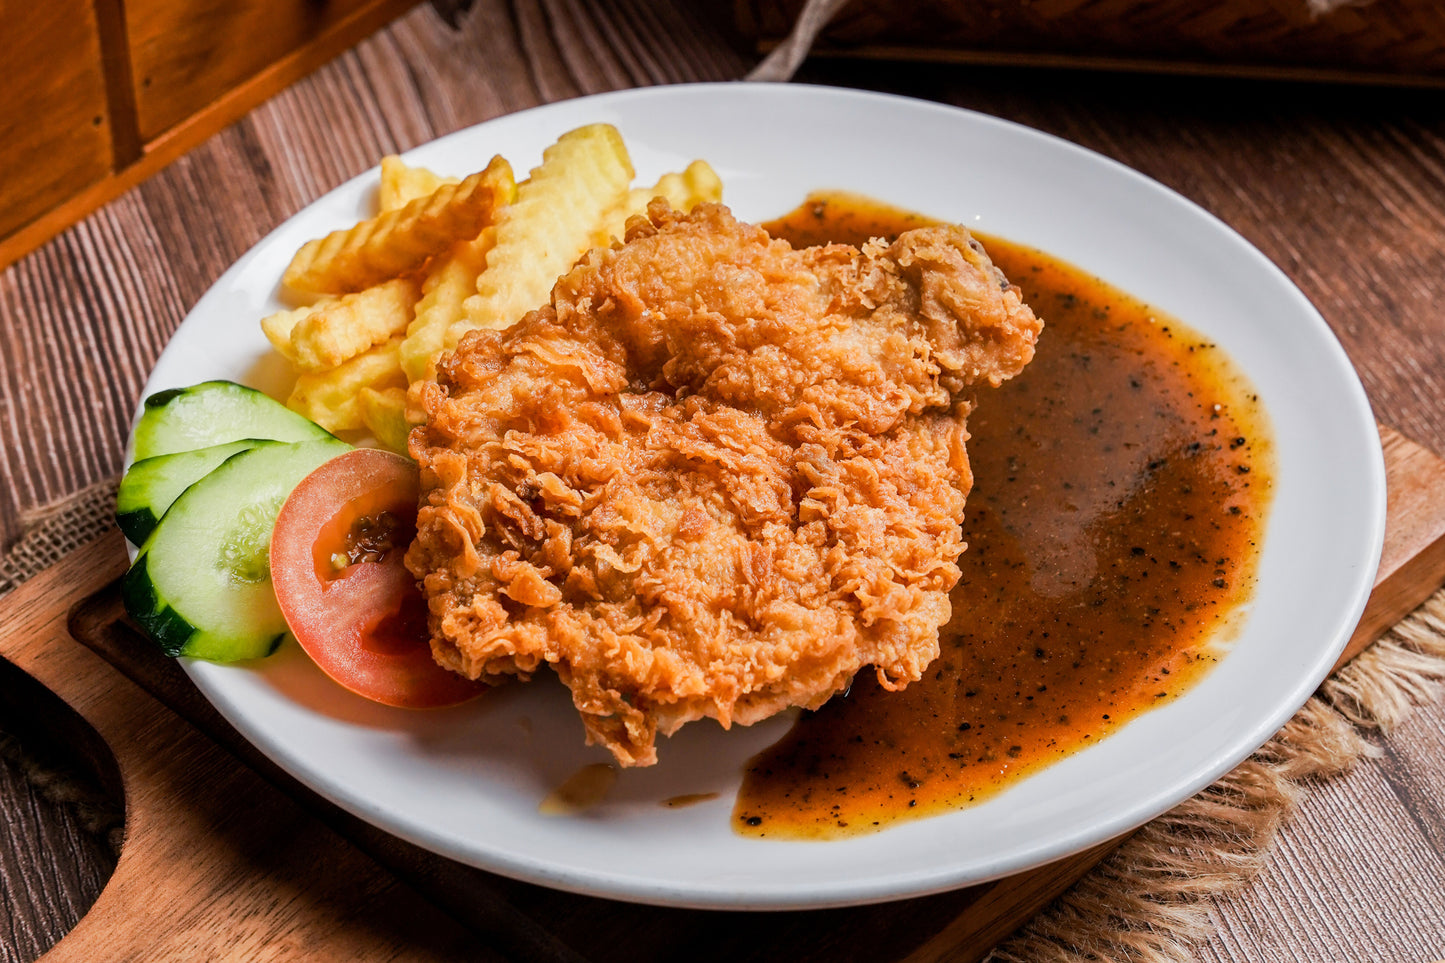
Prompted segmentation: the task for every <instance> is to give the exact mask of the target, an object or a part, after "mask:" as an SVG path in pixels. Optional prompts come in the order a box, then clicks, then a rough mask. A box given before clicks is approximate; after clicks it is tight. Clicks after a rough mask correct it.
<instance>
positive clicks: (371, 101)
mask: <svg viewBox="0 0 1445 963" xmlns="http://www.w3.org/2000/svg"><path fill="white" fill-rule="evenodd" d="M754 59H755V58H754V57H753V56H752V55H751V54H750V53H748V52H747V51H745V50H740V49H738V47H737V46H736V45H735V43H734V41H733V40H731V39H730V34H729V30H728V23H727V14H726V10H725V9H723V10H715V9H713V5H702V4H698V5H692V6H689V5H682V4H678V5H674V4H672V3H670V2H666V0H619V2H615V3H610V4H598V5H592V4H585V3H576V2H568V0H547V2H544V3H540V4H535V5H534V4H530V3H518V4H515V5H510V4H507V3H505V2H503V0H478V2H477V3H476V5H475V8H474V9H473V10H472V12H471V14H470V15H469V16H468V17H467V18H466V19H465V21H464V24H463V27H462V29H460V30H455V31H454V30H452V29H450V28H449V27H448V26H447V25H446V24H445V23H444V22H443V20H442V19H441V18H440V17H439V16H438V15H437V13H436V12H435V11H434V10H433V8H432V7H430V6H426V5H423V6H420V7H418V8H416V9H415V10H413V11H412V12H411V13H409V14H407V15H406V16H404V17H403V18H402V19H400V20H399V21H397V22H396V23H394V24H393V25H392V26H391V27H389V28H387V29H385V30H383V31H382V32H381V33H379V34H378V35H376V36H375V37H373V38H371V39H369V40H367V41H366V42H364V43H362V44H361V45H360V46H359V47H357V48H356V49H354V50H353V51H351V52H349V53H347V54H345V55H343V56H342V57H340V58H339V59H337V60H336V61H334V62H333V63H331V64H330V65H328V66H326V67H324V68H323V69H321V70H320V71H318V72H317V73H315V74H314V75H312V76H310V77H308V78H306V79H305V80H302V81H301V82H300V83H298V84H296V85H295V86H294V87H292V88H290V89H288V90H286V91H284V92H283V93H281V94H280V95H278V96H277V97H276V98H275V99H274V100H272V101H271V102H269V103H267V104H265V105H264V106H262V107H260V108H259V109H257V110H255V111H254V112H253V113H252V114H250V115H249V116H247V117H246V118H245V119H244V120H242V121H241V122H240V123H238V124H236V125H235V126H233V127H231V128H229V129H227V130H225V131H224V132H222V133H221V134H219V135H217V136H215V137H214V138H212V139H211V140H210V141H208V142H207V143H205V144H204V145H203V146H202V147H200V148H199V149H197V150H196V151H194V152H193V153H191V154H189V155H187V156H185V157H183V158H182V159H180V160H179V161H177V162H176V163H175V164H173V165H172V166H171V167H169V168H167V169H166V170H164V171H163V172H162V173H160V174H159V175H157V176H156V177H154V178H153V179H151V180H149V181H147V182H145V183H143V184H141V185H140V186H139V187H137V188H135V189H134V190H132V191H130V192H129V193H127V194H125V195H124V196H122V197H121V198H119V199H118V200H116V201H115V202H113V203H111V204H110V205H108V206H107V207H105V208H103V209H101V210H100V211H98V212H97V213H95V214H94V215H92V216H91V217H89V218H88V219H86V220H85V221H83V222H82V223H81V224H79V225H78V226H77V227H75V228H74V229H72V230H70V231H67V232H66V233H64V234H63V235H61V236H60V237H58V238H57V239H55V240H54V241H53V242H51V243H50V244H48V245H46V246H45V247H43V248H42V249H40V250H39V251H37V252H35V253H34V254H32V255H30V256H29V257H27V258H25V259H24V260H22V261H20V262H19V263H17V264H16V265H14V266H13V267H11V268H10V269H8V270H6V271H5V272H4V273H3V274H0V339H3V340H0V343H3V345H4V351H3V352H0V417H3V419H4V424H5V426H6V427H5V429H4V430H3V432H0V543H3V544H9V543H10V542H11V541H12V540H13V539H14V538H15V537H16V536H17V535H18V534H19V533H20V532H21V531H22V530H24V528H25V527H26V526H27V524H28V523H29V522H31V521H33V520H34V519H35V518H36V517H38V515H39V514H41V513H43V511H44V510H45V508H46V507H47V506H49V505H51V504H53V503H55V502H56V501H58V500H60V499H63V498H64V497H66V496H67V495H70V494H72V493H74V492H76V491H78V490H80V489H81V488H83V487H85V486H87V485H89V484H92V483H96V482H100V481H103V480H104V479H107V478H109V477H111V476H113V475H114V474H115V473H116V472H118V471H119V469H120V466H121V457H122V448H123V445H124V440H125V437H126V434H127V430H128V425H129V419H130V417H131V413H132V411H133V410H134V406H135V403H136V400H137V398H138V396H139V393H140V390H141V386H142V384H143V383H144V381H145V378H146V374H147V372H148V371H149V370H150V367H151V365H152V363H153V362H154V360H155V358H156V356H157V355H158V354H159V352H160V350H161V349H162V347H163V346H164V344H165V342H166V339H167V338H168V337H169V335H170V333H171V332H172V331H173V330H174V329H175V327H176V325H177V324H179V322H180V321H181V319H182V318H183V317H184V316H185V314H186V312H187V311H188V310H189V309H190V307H191V305H192V304H194V302H195V301H196V300H197V299H198V298H199V297H200V296H201V294H202V293H203V292H204V291H205V290H206V288H207V287H208V286H209V285H210V284H211V282H212V281H213V280H214V279H215V278H216V277H217V276H218V275H219V274H220V273H221V272H222V271H223V270H224V269H225V268H226V267H227V266H228V265H229V264H230V263H231V262H232V261H233V260H234V259H236V258H237V257H239V256H240V255H241V254H242V253H243V252H244V251H245V250H246V249H247V248H249V247H250V246H251V245H252V244H253V243H255V242H256V241H257V240H259V239H260V238H261V237H262V236H263V235H264V234H265V233H266V232H267V231H269V230H270V229H271V228H273V227H275V226H276V225H277V224H279V223H280V222H281V221H283V220H284V219H285V218H287V217H288V216H290V215H291V214H293V213H294V212H296V211H297V210H299V209H300V208H302V207H303V206H304V205H306V204H307V203H308V202H309V201H311V200H312V199H314V198H316V197H317V196H319V195H320V194H322V193H324V192H325V191H326V190H328V189H330V188H331V187H333V186H334V185H336V184H338V183H339V182H341V181H343V180H345V179H346V178H348V177H350V176H352V175H354V174H356V173H358V172H359V171H361V170H363V169H365V168H368V167H370V166H372V165H373V164H375V162H376V160H377V158H379V157H380V156H381V155H382V154H385V153H389V152H393V151H397V150H404V149H406V148H409V147H411V146H414V145H416V144H418V143H422V142H424V141H427V140H429V139H431V138H433V137H436V136H439V135H441V134H445V133H447V132H449V131H452V130H456V129H458V128H460V127H464V126H467V125H469V124H473V123H477V122H480V121H483V120H486V119H488V118H491V117H495V116H497V115H499V114H504V113H507V112H510V111H515V110H520V109H523V108H527V107H531V106H534V105H537V104H541V103H547V102H550V101H555V100H560V99H564V98H568V97H573V96H577V95H581V94H588V93H595V92H600V91H605V90H611V89H616V88H623V87H631V86H642V85H650V84H666V83H678V82H686V81H714V80H729V79H736V78H739V77H741V76H742V75H743V74H744V73H745V72H746V70H747V69H748V68H749V67H750V66H751V64H752V63H753V61H754ZM798 80H800V81H803V82H810V83H823V84H833V85H840V86H851V87H864V88H870V89H876V90H886V91H890V92H896V93H902V94H908V95H911V96H916V97H921V98H926V99H932V100H938V101H942V102H946V103H951V104H955V105H959V106H963V107H969V108H973V109H976V110H980V111H984V112H987V113H991V114H996V115H998V116H1001V117H1005V118H1008V119H1010V120H1015V121H1019V122H1021V123H1024V124H1028V125H1030V126H1033V127H1037V128H1040V129H1042V130H1046V131H1049V132H1051V133H1054V134H1058V135H1060V136H1062V137H1065V138H1068V139H1069V140H1072V141H1075V142H1077V143H1080V144H1083V145H1084V146H1087V147H1090V148H1092V149H1094V150H1097V151H1100V152H1102V153H1104V154H1107V155H1109V156H1112V157H1115V158H1117V159H1119V160H1121V161H1123V162H1124V163H1126V164H1128V165H1130V166H1132V167H1134V168H1136V169H1138V170H1140V171H1142V172H1143V173H1145V174H1147V175H1149V176H1151V177H1154V178H1156V179H1158V180H1159V181H1162V182H1163V183H1165V184H1167V185H1169V186H1170V187H1172V188H1174V189H1176V190H1178V191H1179V192H1181V193H1182V194H1184V195H1185V196H1187V197H1189V198H1191V199H1193V200H1194V201H1196V202H1198V203H1199V204H1201V205H1202V206H1204V207H1205V208H1206V209H1208V210H1210V211H1212V212H1213V213H1214V214H1216V215H1218V216H1219V217H1220V218H1222V219H1223V220H1224V221H1226V222H1227V223H1229V224H1230V225H1232V226H1233V227H1234V228H1235V229H1237V230H1238V231H1239V232H1240V233H1241V234H1243V235H1244V236H1245V237H1246V238H1247V239H1248V240H1250V241H1251V242H1252V243H1254V244H1255V245H1256V246H1258V247H1259V248H1260V249H1261V250H1262V251H1263V252H1264V253H1265V254H1266V255H1267V256H1269V257H1270V258H1271V259H1272V260H1274V261H1275V263H1277V264H1278V265H1280V267H1282V268H1283V269H1284V270H1285V272H1286V273H1288V274H1289V275H1290V276H1291V278H1293V280H1294V281H1295V282H1296V283H1297V284H1298V285H1299V286H1300V287H1301V289H1302V290H1303V291H1304V292H1305V294H1306V295H1308V296H1309V298H1310V299H1311V300H1312V301H1313V302H1314V303H1315V304H1316V305H1317V306H1318V307H1319V309H1320V311H1321V312H1322V313H1323V314H1324V316H1325V318H1326V320H1327V321H1328V322H1329V323H1330V325H1331V326H1332V328H1333V329H1334V331H1335V332H1336V334H1337V335H1338V336H1339V338H1340V340H1341V341H1342V342H1343V344H1344V346H1345V348H1346V350H1347V351H1348V353H1349V355H1350V357H1351V358H1352V359H1353V361H1354V362H1355V365H1356V367H1357V369H1358V370H1359V372H1360V375H1361V377H1362V379H1363V380H1364V383H1365V387H1366V389H1367V391H1368V393H1369V395H1370V398H1371V400H1372V402H1373V404H1374V405H1375V412H1376V416H1377V417H1378V418H1379V420H1380V421H1381V422H1383V423H1385V424H1388V425H1391V426H1393V427H1394V428H1396V429H1398V430H1400V431H1401V432H1403V433H1404V434H1405V435H1406V436H1408V437H1410V438H1412V439H1414V440H1415V441H1417V442H1419V443H1421V444H1423V445H1424V446H1426V447H1427V448H1429V449H1431V450H1433V451H1436V452H1445V404H1442V402H1441V399H1442V397H1445V316H1442V313H1441V308H1440V307H1439V306H1440V305H1441V304H1445V99H1442V97H1441V95H1440V94H1439V93H1434V92H1424V91H1401V90H1390V89H1384V88H1358V89H1355V88H1346V87H1329V86H1296V85H1291V84H1282V83H1252V82H1244V81H1227V80H1220V79H1208V80H1206V79H1187V78H1168V79H1158V78H1148V79H1146V78H1142V77H1139V76H1122V75H1106V74H1075V73H1067V72H1059V71H1048V70H1021V69H1005V68H992V69H990V68H978V67H975V68H962V67H956V66H954V67H945V66H927V65H916V64H915V65H898V64H891V63H883V62H850V61H843V60H839V61H829V62H816V63H814V62H810V63H809V64H807V65H806V66H805V67H804V69H803V71H802V72H801V74H800V75H799V77H798ZM890 149H892V150H906V149H907V145H890ZM1221 283H1228V279H1227V278H1225V279H1221ZM0 704H3V703H0ZM0 722H3V720H0ZM1382 750H1383V751H1382V753H1381V755H1380V757H1379V758H1378V759H1375V760H1372V761H1369V762H1367V763H1366V764H1365V765H1362V766H1361V767H1359V768H1358V769H1357V770H1356V771H1355V772H1353V773H1352V774H1350V775H1349V776H1346V777H1344V778H1342V779H1339V780H1335V781H1332V782H1330V783H1328V784H1325V785H1321V786H1319V787H1317V788H1315V789H1313V790H1312V791H1311V792H1310V794H1309V796H1308V798H1307V799H1306V801H1305V804H1304V808H1303V811H1302V814H1301V816H1300V818H1299V819H1298V820H1297V821H1296V822H1295V823H1294V824H1293V825H1291V826H1290V827H1289V828H1287V830H1286V831H1285V833H1284V836H1283V838H1282V841H1281V844H1280V846H1279V847H1278V850H1277V852H1276V853H1275V855H1274V858H1273V860H1272V862H1271V865H1270V868H1269V870H1268V871H1267V872H1266V873H1265V875H1264V876H1263V877H1262V878H1261V879H1259V880H1258V881H1257V882H1256V883H1255V884H1254V885H1252V886H1251V887H1249V888H1247V889H1246V890H1244V891H1242V892H1241V893H1239V894H1237V895H1234V896H1230V897H1227V898H1223V899H1221V900H1219V901H1218V902H1217V904H1216V907H1215V918H1216V922H1217V925H1218V933H1217V936H1216V937H1215V938H1214V940H1213V941H1212V942H1211V943H1210V944H1209V945H1208V946H1207V947H1206V951H1205V953H1204V958H1205V959H1208V960H1220V961H1225V960H1229V961H1234V960H1274V959H1285V958H1296V959H1316V960H1324V959H1329V960H1366V959H1368V960H1382V961H1383V960H1401V961H1420V960H1428V959H1434V958H1437V957H1445V898H1442V896H1441V894H1442V893H1445V807H1442V806H1441V804H1440V800H1441V799H1445V703H1442V702H1441V701H1440V700H1439V699H1438V698H1436V699H1435V701H1434V703H1433V704H1431V705H1427V706H1425V707H1423V708H1422V709H1420V710H1419V711H1417V712H1416V713H1415V715H1414V716H1413V717H1412V719H1411V720H1410V721H1409V723H1408V724H1407V725H1406V726H1405V727H1404V728H1403V729H1401V730H1400V731H1398V732H1397V733H1395V734H1394V735H1392V736H1391V737H1389V738H1388V739H1385V740H1384V741H1383V743H1382ZM0 759H3V754H0ZM37 798H38V797H37V795H36V794H35V793H34V792H33V791H32V787H31V786H29V785H28V784H27V782H26V780H24V779H23V778H20V777H19V775H18V774H17V772H16V771H15V770H14V768H13V767H8V766H6V765H5V764H3V763H0V828H3V829H4V831H5V832H4V836H3V837H0V838H5V839H9V840H11V841H14V842H15V844H16V845H15V846H14V849H13V851H8V852H7V851H0V961H9V960H26V959H31V958H33V957H34V956H35V955H36V954H37V953H38V952H40V951H41V950H42V949H43V948H44V947H45V946H47V945H49V944H50V943H52V942H53V941H54V940H55V939H57V938H58V937H59V936H60V935H61V934H63V933H64V932H65V931H66V930H67V929H68V928H69V927H70V926H71V925H73V923H74V920H75V919H76V917H77V915H78V914H79V912H80V908H81V907H83V906H84V905H85V902H86V900H87V899H89V898H91V897H93V895H94V893H95V891H96V890H97V889H98V887H99V885H100V883H101V882H102V881H103V876H104V872H105V870H104V861H105V858H104V855H103V853H102V852H101V850H100V848H99V847H97V846H95V845H94V844H93V843H92V842H90V841H87V839H86V835H85V833H84V832H82V831H80V830H79V829H77V827H76V825H75V824H74V820H73V818H72V817H71V815H70V814H68V813H67V812H65V811H63V810H59V809H56V808H55V807H51V806H47V805H45V804H42V803H40V802H37Z"/></svg>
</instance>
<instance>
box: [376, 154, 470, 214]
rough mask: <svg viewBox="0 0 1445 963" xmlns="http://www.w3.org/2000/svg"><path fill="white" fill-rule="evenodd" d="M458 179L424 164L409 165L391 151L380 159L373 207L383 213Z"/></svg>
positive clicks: (401, 206)
mask: <svg viewBox="0 0 1445 963" xmlns="http://www.w3.org/2000/svg"><path fill="white" fill-rule="evenodd" d="M456 183H459V181H458V180H457V178H455V177H443V176H441V175H440V174H437V173H434V172H432V171H429V170H427V169H426V168H425V167H412V166H410V165H408V164H407V162H406V161H404V160H402V159H401V158H400V157H397V156H396V155H395V154H388V155H387V156H385V157H383V158H382V159H381V187H380V188H379V189H378V190H377V194H376V201H377V207H379V208H380V209H381V212H382V213H383V214H384V213H386V212H387V211H395V210H399V209H400V208H403V207H405V206H406V205H407V204H409V203H410V202H412V201H414V200H416V199H417V198H418V197H426V196H427V195H428V194H433V193H435V192H436V191H437V189H438V188H440V187H442V186H443V185H445V184H456Z"/></svg>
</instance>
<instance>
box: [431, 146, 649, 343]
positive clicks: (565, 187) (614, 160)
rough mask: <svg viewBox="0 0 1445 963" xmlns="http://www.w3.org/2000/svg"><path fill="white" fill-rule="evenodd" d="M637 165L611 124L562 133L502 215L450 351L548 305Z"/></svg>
mask: <svg viewBox="0 0 1445 963" xmlns="http://www.w3.org/2000/svg"><path fill="white" fill-rule="evenodd" d="M632 176H633V169H632V161H631V160H630V159H629V157H628V155H627V147H626V145H624V144H623V143H622V135H621V134H619V133H618V132H617V129H616V128H615V127H613V126H611V125H610V124H592V125H589V126H587V127H579V128H578V129H576V130H574V131H570V132H568V133H566V134H563V135H562V136H561V137H559V138H558V139H557V142H556V143H554V144H553V145H552V146H551V147H548V148H547V149H546V150H545V151H543V153H542V164H541V166H539V167H537V168H535V169H534V170H533V171H532V172H531V175H530V176H529V177H528V179H527V180H526V181H524V182H523V183H522V184H520V185H518V188H517V199H516V200H515V201H514V202H513V203H512V204H509V205H508V206H506V207H504V208H502V210H501V211H500V212H499V213H498V215H497V221H496V228H497V242H496V245H495V246H494V247H493V248H492V249H491V251H489V252H488V253H487V266H486V268H485V269H484V270H483V271H482V273H481V275H480V276H479V277H478V278H477V293H476V294H475V295H473V296H472V297H470V298H467V300H466V302H465V305H464V307H465V309H466V317H465V318H463V319H462V320H459V321H457V322H455V323H454V324H452V325H451V327H450V328H449V329H448V330H447V333H446V347H447V348H453V347H456V344H457V342H458V341H459V340H461V337H462V335H464V334H466V333H467V332H468V331H471V330H475V329H478V328H504V327H506V326H508V325H510V324H512V323H514V322H515V321H516V320H517V319H518V318H520V317H521V316H522V315H523V314H525V313H527V312H528V311H530V310H532V309H533V308H535V307H537V306H539V305H541V304H543V303H545V302H546V300H547V298H548V296H549V295H550V294H551V291H552V285H553V284H554V283H555V282H556V280H557V277H558V276H559V275H561V274H562V273H563V272H564V271H566V270H567V269H568V268H570V267H571V266H572V264H573V262H575V261H576V260H577V258H578V257H579V256H581V254H582V253H583V252H584V251H586V250H587V249H588V248H589V247H590V246H591V242H592V238H593V237H594V236H595V235H596V233H597V231H598V230H599V228H600V227H601V225H602V223H603V219H604V217H605V216H606V215H607V212H608V211H610V210H611V209H612V208H613V207H614V206H615V205H616V204H617V202H618V199H619V198H620V197H621V196H622V195H623V192H625V191H626V190H627V187H628V185H629V184H631V183H632Z"/></svg>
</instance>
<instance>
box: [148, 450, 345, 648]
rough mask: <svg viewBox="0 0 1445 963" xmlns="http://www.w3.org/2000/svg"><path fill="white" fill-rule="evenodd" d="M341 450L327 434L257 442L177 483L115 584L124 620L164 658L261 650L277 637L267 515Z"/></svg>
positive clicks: (282, 626)
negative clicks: (181, 485) (190, 481)
mask: <svg viewBox="0 0 1445 963" xmlns="http://www.w3.org/2000/svg"><path fill="white" fill-rule="evenodd" d="M350 447H351V446H350V445H348V444H346V443H345V442H343V441H339V440H337V439H335V438H330V439H329V440H322V441H309V442H299V443H293V444H283V443H271V444H265V443H263V444H258V445H257V446H256V447H254V448H250V449H248V450H246V451H242V452H240V453H238V454H234V455H232V456H231V457H230V458H228V459H226V460H225V461H224V462H222V464H221V465H220V467H218V468H216V469H215V470H214V471H212V472H211V473H210V474H208V475H206V476H205V477H203V478H202V479H201V480H200V481H198V482H196V483H195V484H194V485H192V486H191V487H189V488H187V489H186V490H185V492H183V493H182V494H181V496H180V497H179V498H177V499H176V500H175V503H174V504H172V505H171V507H170V510H169V511H167V512H166V513H165V515H164V517H162V518H161V521H160V524H159V525H157V526H156V527H155V530H154V531H153V532H151V534H150V537H149V538H147V539H146V541H145V544H143V545H142V546H141V550H140V555H139V556H137V558H136V560H135V564H133V565H132V566H131V567H130V571H128V572H126V574H125V578H124V579H123V580H122V582H121V595H122V598H123V599H124V601H125V607H126V611H127V612H129V613H130V615H131V618H133V619H135V620H136V621H137V622H138V623H140V625H141V627H142V628H143V629H145V630H146V632H147V633H148V634H149V635H150V636H151V638H153V639H154V640H155V641H156V643H157V644H158V645H160V647H161V649H162V651H164V652H165V653H166V654H167V655H172V656H176V655H186V656H193V657H195V658H199V659H209V660H211V661H215V662H235V661H239V660H241V659H256V658H260V657H261V656H265V655H270V654H271V653H272V652H273V651H275V649H276V646H277V645H279V644H280V642H281V639H282V637H284V636H285V634H286V620H285V619H284V618H282V616H281V609H280V608H279V606H277V604H276V594H275V592H274V591H273V590H272V588H271V565H270V548H271V529H272V528H273V527H275V524H276V515H277V514H278V513H279V512H280V511H281V506H282V505H283V504H284V503H285V501H286V496H287V495H289V494H290V493H291V489H293V488H295V487H296V485H297V483H299V482H300V481H301V479H303V478H305V477H306V476H307V475H309V474H310V473H311V472H312V471H314V470H315V469H316V468H317V467H318V466H320V465H321V464H322V463H323V462H325V461H327V460H329V459H331V458H333V457H335V456H336V455H339V454H341V453H342V452H344V451H348V450H349V449H350Z"/></svg>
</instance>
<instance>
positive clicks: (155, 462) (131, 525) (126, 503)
mask: <svg viewBox="0 0 1445 963" xmlns="http://www.w3.org/2000/svg"><path fill="white" fill-rule="evenodd" d="M260 444H266V442H264V441H262V440H259V439H254V438H248V439H246V440H244V441H233V442H230V443H228V444H224V445H212V446H211V447H209V448H198V449H196V450H194V451H178V452H173V453H172V454H169V455H155V456H153V457H151V458H146V459H143V460H141V461H138V462H136V463H135V464H133V465H131V466H130V468H128V469H126V473H125V477H124V478H122V479H121V480H120V489H119V491H117V492H116V496H115V520H116V522H117V523H118V524H119V525H120V530H121V531H122V532H125V535H126V537H127V538H129V539H130V540H131V543H132V544H134V545H140V544H141V543H143V542H144V541H145V540H146V538H147V537H148V536H149V535H150V533H151V532H152V531H153V530H154V529H155V527H156V525H157V523H159V522H160V520H161V518H162V517H164V516H165V513H166V509H168V508H170V507H171V504H172V503H173V502H174V501H175V500H176V499H177V498H179V497H180V496H181V493H182V492H184V491H185V490H186V489H187V488H190V487H191V486H192V485H193V484H195V483H196V482H197V481H200V480H201V479H202V478H204V477H205V476H206V475H209V474H210V473H211V472H212V471H214V470H215V469H217V468H219V467H220V466H221V463H222V462H224V461H225V460H226V459H227V458H230V457H231V456H232V455H235V454H238V453H239V452H243V451H246V450H248V449H251V448H255V447H256V446H257V445H260Z"/></svg>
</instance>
